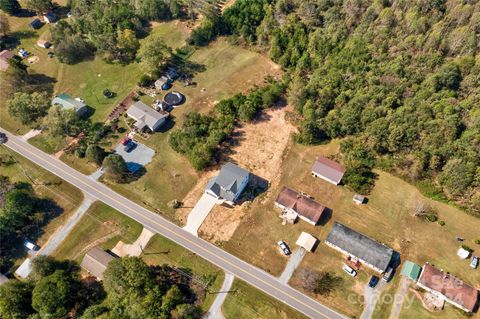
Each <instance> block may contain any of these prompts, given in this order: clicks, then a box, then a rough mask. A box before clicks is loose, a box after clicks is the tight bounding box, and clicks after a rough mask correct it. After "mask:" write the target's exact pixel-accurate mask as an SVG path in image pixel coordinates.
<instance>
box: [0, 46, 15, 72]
mask: <svg viewBox="0 0 480 319" xmlns="http://www.w3.org/2000/svg"><path fill="white" fill-rule="evenodd" d="M14 56H15V54H14V53H13V52H12V51H10V50H3V51H2V52H0V70H2V71H5V70H6V69H8V67H9V66H10V64H9V62H8V61H9V60H10V59H12V58H13V57H14Z"/></svg>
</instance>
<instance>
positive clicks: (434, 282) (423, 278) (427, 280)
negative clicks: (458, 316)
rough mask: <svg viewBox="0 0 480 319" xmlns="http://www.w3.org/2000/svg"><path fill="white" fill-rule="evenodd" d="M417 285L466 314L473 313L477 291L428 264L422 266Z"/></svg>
mask: <svg viewBox="0 0 480 319" xmlns="http://www.w3.org/2000/svg"><path fill="white" fill-rule="evenodd" d="M417 285H418V286H419V287H421V288H423V289H425V290H426V291H428V292H430V293H431V294H433V295H434V296H436V297H438V298H440V299H442V300H444V301H446V302H448V303H450V304H452V305H453V306H455V307H457V308H460V309H462V310H463V311H466V312H473V311H474V310H475V308H476V306H477V303H478V290H476V289H475V288H473V287H471V286H470V285H468V284H466V283H465V282H463V281H462V280H460V279H458V278H456V277H454V276H452V275H450V274H449V273H448V272H444V271H443V270H440V269H438V268H435V267H434V266H432V265H430V264H429V263H426V264H425V265H424V266H423V269H422V273H421V275H420V278H419V279H418V282H417Z"/></svg>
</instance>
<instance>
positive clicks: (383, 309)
mask: <svg viewBox="0 0 480 319" xmlns="http://www.w3.org/2000/svg"><path fill="white" fill-rule="evenodd" d="M401 278H402V277H401V276H400V271H397V274H396V275H395V276H394V277H393V278H392V280H391V281H390V282H389V283H388V284H387V286H386V287H385V289H384V290H383V291H382V293H381V294H380V296H379V298H378V301H377V304H376V305H375V310H374V311H373V314H372V317H373V318H376V319H377V318H378V319H388V318H389V317H390V312H391V310H392V306H393V301H394V299H395V294H396V293H397V289H398V285H399V283H400V279H401ZM410 285H411V286H412V284H410Z"/></svg>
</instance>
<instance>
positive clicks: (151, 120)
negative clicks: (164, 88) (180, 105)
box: [127, 101, 168, 130]
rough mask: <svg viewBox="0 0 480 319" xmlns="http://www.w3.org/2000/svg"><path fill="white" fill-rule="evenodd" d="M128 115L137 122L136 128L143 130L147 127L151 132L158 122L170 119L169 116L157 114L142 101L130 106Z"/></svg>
mask: <svg viewBox="0 0 480 319" xmlns="http://www.w3.org/2000/svg"><path fill="white" fill-rule="evenodd" d="M127 114H128V116H130V117H132V118H134V119H135V120H136V121H137V122H136V123H135V126H136V127H137V128H138V129H142V128H144V127H145V125H146V126H148V128H149V129H151V130H153V128H155V126H156V125H157V123H158V121H161V120H162V119H163V118H166V117H168V114H166V113H160V112H157V111H155V110H154V109H153V108H151V107H149V106H148V105H146V104H145V103H143V102H142V101H138V102H135V103H134V104H133V105H132V106H130V108H129V109H128V110H127Z"/></svg>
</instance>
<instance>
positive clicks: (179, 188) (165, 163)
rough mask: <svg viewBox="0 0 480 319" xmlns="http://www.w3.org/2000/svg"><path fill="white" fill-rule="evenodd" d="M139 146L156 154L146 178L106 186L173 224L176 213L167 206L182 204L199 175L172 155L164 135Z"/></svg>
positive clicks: (148, 166)
mask: <svg viewBox="0 0 480 319" xmlns="http://www.w3.org/2000/svg"><path fill="white" fill-rule="evenodd" d="M139 142H140V143H144V144H146V145H147V146H149V147H151V148H153V149H154V150H155V156H154V157H153V160H152V162H151V163H149V164H147V165H146V166H145V169H146V173H145V175H143V176H142V177H140V178H139V179H138V180H136V181H134V182H130V183H128V184H112V183H107V184H108V185H109V186H110V187H112V188H113V189H114V190H115V191H117V192H119V193H121V194H122V195H124V196H127V197H128V198H130V199H132V200H134V201H136V202H137V203H139V204H143V205H144V206H146V207H148V208H149V209H156V210H158V211H160V212H161V213H162V214H163V215H164V216H165V217H167V218H168V219H170V220H172V221H175V211H174V210H173V209H172V208H170V207H168V202H170V201H171V200H173V199H177V200H179V201H181V200H183V198H184V197H185V195H186V194H187V193H188V192H189V191H190V189H192V188H193V187H194V186H195V184H196V182H197V180H198V174H197V172H195V170H194V169H193V168H192V167H191V165H190V163H189V162H188V161H187V159H186V158H184V157H183V156H182V155H180V154H178V153H176V152H175V151H173V149H172V148H171V147H170V145H169V144H168V134H167V133H160V132H159V133H155V134H154V135H153V136H151V137H150V138H149V139H148V140H146V141H144V140H141V139H139Z"/></svg>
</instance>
